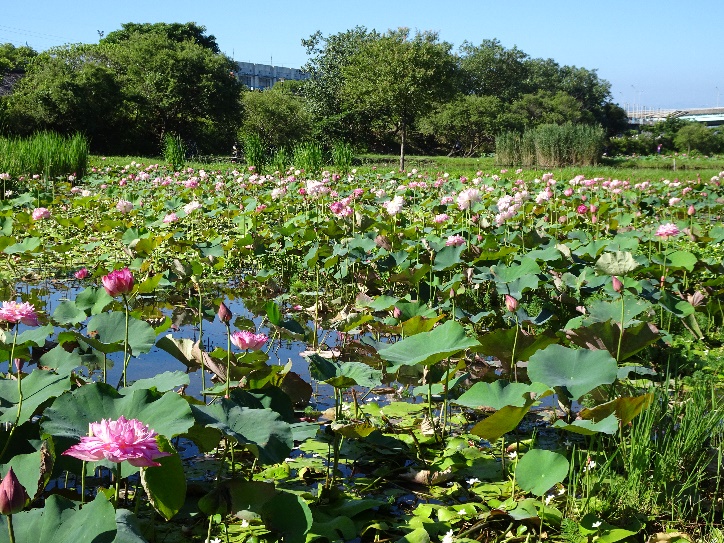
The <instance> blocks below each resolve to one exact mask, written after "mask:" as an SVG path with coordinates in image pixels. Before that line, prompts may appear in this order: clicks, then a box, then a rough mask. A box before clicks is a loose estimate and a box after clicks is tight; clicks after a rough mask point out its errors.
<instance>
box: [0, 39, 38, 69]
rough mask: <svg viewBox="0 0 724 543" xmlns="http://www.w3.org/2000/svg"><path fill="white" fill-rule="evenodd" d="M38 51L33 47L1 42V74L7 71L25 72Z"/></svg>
mask: <svg viewBox="0 0 724 543" xmlns="http://www.w3.org/2000/svg"><path fill="white" fill-rule="evenodd" d="M37 55H38V53H37V52H36V51H35V49H33V48H32V47H28V46H26V45H23V46H21V47H15V46H14V45H13V44H12V43H2V44H0V75H2V74H4V73H6V72H24V71H25V68H26V67H27V65H28V64H29V63H30V61H31V60H32V59H33V58H35V57H36V56H37Z"/></svg>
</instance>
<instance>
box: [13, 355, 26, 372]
mask: <svg viewBox="0 0 724 543" xmlns="http://www.w3.org/2000/svg"><path fill="white" fill-rule="evenodd" d="M13 363H14V364H15V369H16V370H18V373H20V372H21V371H23V366H24V365H25V360H23V359H22V358H15V359H14V360H13Z"/></svg>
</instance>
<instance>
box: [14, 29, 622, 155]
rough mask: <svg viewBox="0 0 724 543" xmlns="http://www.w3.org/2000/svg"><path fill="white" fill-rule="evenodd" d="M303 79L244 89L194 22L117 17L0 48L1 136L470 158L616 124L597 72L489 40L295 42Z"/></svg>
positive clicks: (100, 147) (154, 150)
mask: <svg viewBox="0 0 724 543" xmlns="http://www.w3.org/2000/svg"><path fill="white" fill-rule="evenodd" d="M302 45H303V46H304V47H305V48H306V51H307V53H308V57H309V61H308V63H307V64H306V65H305V66H304V67H303V69H304V70H305V71H306V72H307V73H308V74H309V79H308V80H306V81H303V82H296V81H285V82H283V83H279V84H277V85H276V86H275V87H274V88H273V89H270V90H268V91H264V92H252V91H249V90H248V89H245V88H244V87H243V86H242V85H241V84H240V83H239V81H238V80H237V78H236V77H234V75H233V73H232V72H233V70H234V68H235V65H234V62H233V61H232V59H230V58H228V57H227V56H225V55H223V54H222V53H220V51H219V48H218V45H217V43H216V40H215V38H214V36H211V35H208V34H207V33H206V29H205V28H204V27H203V26H199V25H196V24H195V23H186V24H166V23H158V24H136V23H127V24H124V25H122V28H121V29H120V30H117V31H115V32H111V33H109V34H108V35H106V36H105V37H103V38H102V39H101V40H100V41H99V43H98V44H92V45H91V44H80V45H65V46H61V47H55V48H52V49H49V50H48V51H44V52H42V53H39V54H36V53H35V52H34V51H32V50H28V48H14V47H13V46H11V45H9V44H6V45H4V46H0V74H1V75H3V80H5V79H6V76H7V74H9V73H24V76H23V77H22V78H20V80H19V81H17V82H16V83H14V86H13V87H12V90H11V91H10V90H9V89H7V88H5V87H3V91H2V92H1V93H0V94H4V95H3V96H2V97H0V131H2V133H4V134H5V135H13V136H26V135H29V134H31V133H34V132H37V131H40V130H52V131H55V132H58V133H61V134H73V133H76V132H81V133H83V134H85V135H86V136H87V137H88V140H89V141H90V145H91V149H92V151H93V152H96V153H105V154H141V155H149V154H159V153H160V152H161V151H162V149H163V143H164V141H166V136H167V135H173V136H174V137H176V136H178V137H180V138H181V140H182V141H183V142H184V147H185V148H186V149H187V150H191V151H192V152H198V153H206V154H227V155H228V154H229V153H230V151H231V147H232V144H233V143H234V141H239V142H242V141H245V140H246V141H253V142H254V144H255V145H256V148H255V152H260V150H261V152H263V153H266V154H267V155H268V156H275V155H277V154H278V153H280V152H281V153H282V155H284V153H285V152H286V153H287V154H288V155H291V154H292V153H293V150H294V148H295V146H297V144H299V143H300V142H310V141H311V142H315V143H316V144H318V145H321V146H322V147H324V148H325V149H328V150H332V149H333V148H334V145H335V144H338V143H339V142H344V143H346V144H349V145H352V146H354V147H355V149H357V150H369V151H376V152H386V153H388V152H390V151H392V150H393V149H395V148H396V149H399V151H400V155H401V159H402V160H404V154H405V153H406V152H407V151H408V150H410V151H414V152H416V153H425V154H451V155H452V154H458V155H462V156H471V155H478V154H480V153H483V152H493V151H494V150H495V137H496V135H498V134H500V133H503V132H506V131H516V132H520V133H522V132H523V131H524V130H526V129H532V128H535V127H536V126H539V125H545V124H564V123H568V122H570V123H576V124H586V125H591V126H601V127H603V130H604V131H605V132H606V134H607V135H609V136H610V135H614V134H617V133H619V132H621V131H622V130H624V129H625V123H626V117H625V113H624V111H623V110H622V109H621V108H619V107H618V106H616V105H615V104H613V103H612V102H611V100H610V98H611V96H610V84H609V83H608V82H607V81H606V80H604V79H601V78H599V77H598V75H597V73H596V70H591V69H586V68H580V67H575V66H562V65H559V64H558V63H556V62H555V61H554V60H553V59H540V58H531V57H530V56H529V55H527V54H526V53H524V52H523V51H521V50H519V49H517V48H516V47H513V48H506V47H504V46H503V45H502V44H501V43H500V42H499V41H497V40H487V39H486V40H482V41H481V42H480V44H478V45H476V44H473V43H471V42H465V43H463V45H462V46H461V47H459V48H458V49H457V50H453V47H452V45H451V44H450V43H448V42H445V41H442V40H440V38H439V37H438V35H437V34H435V33H431V32H417V33H412V32H410V31H409V30H407V29H398V30H394V31H389V32H387V33H379V32H376V31H374V30H367V29H366V28H363V27H358V28H354V29H352V30H348V31H346V32H341V33H338V34H333V35H329V36H324V35H322V34H321V33H319V32H318V33H316V34H314V35H312V36H311V37H310V38H309V39H306V40H303V41H302Z"/></svg>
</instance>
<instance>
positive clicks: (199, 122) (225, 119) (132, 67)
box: [102, 32, 242, 152]
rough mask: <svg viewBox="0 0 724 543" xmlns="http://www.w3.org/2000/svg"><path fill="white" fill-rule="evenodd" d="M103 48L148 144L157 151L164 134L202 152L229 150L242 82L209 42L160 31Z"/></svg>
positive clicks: (227, 59)
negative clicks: (177, 37)
mask: <svg viewBox="0 0 724 543" xmlns="http://www.w3.org/2000/svg"><path fill="white" fill-rule="evenodd" d="M102 47H103V48H104V51H105V52H106V53H107V55H108V56H109V58H110V59H111V61H112V66H113V69H114V71H115V72H116V74H117V78H118V81H119V83H120V85H121V87H122V88H123V93H124V96H125V99H126V102H127V107H128V108H129V109H130V112H129V113H130V114H131V115H132V117H133V119H134V125H135V126H136V127H137V129H139V130H141V134H139V135H138V136H137V137H141V138H143V139H142V140H140V141H145V142H147V143H148V147H147V148H146V149H143V151H144V152H158V150H159V149H160V144H161V142H162V141H163V138H164V135H165V134H166V133H174V134H178V135H180V136H181V137H182V138H183V139H185V140H186V141H190V142H193V143H195V144H196V145H197V146H198V148H199V149H200V150H202V151H212V150H216V149H222V148H223V149H229V148H231V144H232V142H233V140H234V138H235V136H236V128H237V127H238V124H239V121H240V112H241V108H240V101H239V97H240V92H241V88H242V85H241V83H239V81H238V80H237V78H236V77H235V76H234V74H233V72H232V70H233V68H234V64H233V61H232V60H231V59H229V58H228V57H226V56H225V55H220V54H216V53H214V52H212V50H211V49H209V48H207V47H202V46H200V45H197V44H196V43H194V42H192V41H189V40H186V41H181V42H179V41H176V40H172V39H169V38H168V37H166V36H163V35H162V34H159V33H153V32H151V33H138V32H136V33H133V34H132V35H131V36H130V37H129V39H128V40H124V41H121V42H120V43H117V44H103V45H102Z"/></svg>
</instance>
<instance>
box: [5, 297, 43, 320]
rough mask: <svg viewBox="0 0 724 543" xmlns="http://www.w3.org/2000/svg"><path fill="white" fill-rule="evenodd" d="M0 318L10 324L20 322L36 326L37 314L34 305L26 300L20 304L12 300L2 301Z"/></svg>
mask: <svg viewBox="0 0 724 543" xmlns="http://www.w3.org/2000/svg"><path fill="white" fill-rule="evenodd" d="M0 320H2V321H5V322H9V323H12V324H15V323H18V322H22V323H23V324H26V325H27V326H38V314H37V313H36V312H35V307H33V306H32V305H31V304H29V303H28V302H23V303H22V304H19V303H17V302H15V301H13V300H10V301H9V302H3V305H2V308H0Z"/></svg>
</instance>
